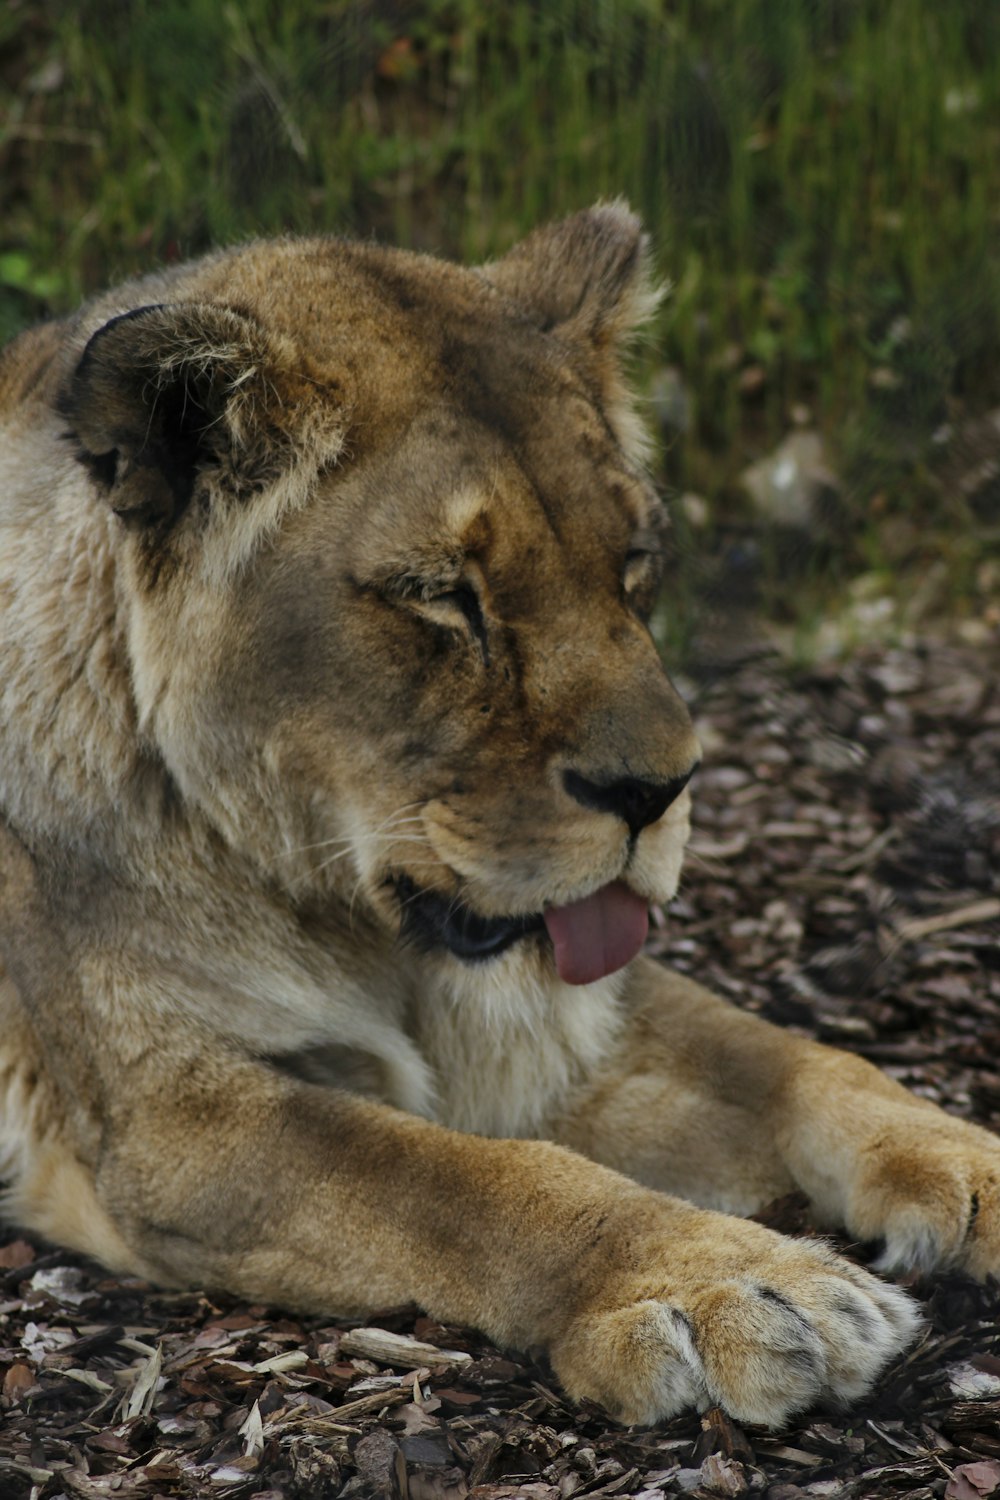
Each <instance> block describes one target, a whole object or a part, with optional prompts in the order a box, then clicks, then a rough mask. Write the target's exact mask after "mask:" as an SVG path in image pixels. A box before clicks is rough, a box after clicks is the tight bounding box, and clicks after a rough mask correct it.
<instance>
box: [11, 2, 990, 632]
mask: <svg viewBox="0 0 1000 1500" xmlns="http://www.w3.org/2000/svg"><path fill="white" fill-rule="evenodd" d="M0 120H2V125H0V334H2V336H3V337H4V338H6V337H9V336H11V335H13V334H14V333H16V332H17V331H18V329H19V328H21V327H23V326H25V325H26V324H27V323H29V322H31V321H34V320H35V319H37V318H39V317H41V316H45V315H50V314H59V313H61V312H64V311H66V310H68V309H69V308H71V307H72V306H73V305H74V304H75V303H76V302H77V301H78V300H79V299H80V298H81V297H82V296H84V295H86V294H87V293H89V292H91V291H93V290H95V289H97V288H99V287H101V286H103V285H106V284H108V283H110V282H112V281H114V280H117V279H119V278H121V277H122V276H125V275H128V274H130V273H133V272H136V271H140V270H143V269H147V268H151V267H153V266H155V265H157V264H160V263H163V262H171V261H174V260H177V259H181V258H185V257H187V256H189V255H193V254H197V253H198V252H199V251H201V250H204V249H206V248H207V247H209V246H210V245H213V244H218V243H221V242H227V241H233V240H238V239H240V238H242V237H245V236H248V235H253V234H261V233H273V232H277V231H284V230H295V231H306V230H331V231H335V232H338V233H348V234H352V235H360V236H369V235H371V236H376V237H378V238H380V239H385V240H389V241H393V242H396V243H399V244H402V245H408V246H413V247H416V248H419V249H422V250H431V251H434V252H439V253H442V254H446V255H450V256H456V257H460V258H463V259H472V260H475V259H479V258H485V257H489V256H492V255H496V254H498V253H500V252H502V251H503V250H504V249H506V248H507V247H508V246H509V245H510V244H511V243H513V241H514V240H515V239H517V238H518V236H519V235H521V234H523V233H524V232H525V231H526V230H527V229H529V228H530V227H531V226H532V225H534V224H536V223H537V222H539V221H540V220H543V219H547V218H551V217H554V216H558V215H560V214H564V213H566V212H569V211H572V210H574V209H576V208H579V207H581V206H583V205H585V204H588V203H591V202H593V201H594V200H595V199H598V198H600V197H607V196H617V195H619V194H624V195H625V196H626V197H627V198H628V199H629V200H630V201H631V202H632V204H633V205H634V206H635V207H636V208H638V209H639V210H640V211H641V213H642V215H643V216H644V219H645V221H646V223H647V225H648V226H649V230H650V232H651V234H652V237H653V242H654V247H655V252H656V258H657V263H658V265H659V267H660V270H661V273H662V275H663V276H664V278H665V279H667V280H668V281H669V282H670V284H671V287H672V291H671V295H670V296H669V297H668V298H667V300H666V301H665V302H664V304H663V308H662V311H661V313H660V315H659V318H658V321H657V324H656V326H655V328H654V330H653V333H652V337H651V338H650V339H649V340H648V341H647V343H646V345H645V346H644V348H643V349H641V350H640V352H639V354H638V356H637V376H638V378H639V380H640V381H641V384H642V387H643V389H644V390H645V392H646V393H647V396H648V400H649V412H650V417H651V420H652V423H653V425H654V427H655V429H656V432H657V435H658V439H659V459H658V465H659V470H660V472H659V476H658V477H659V479H660V480H661V482H662V484H663V486H664V489H665V492H666V494H667V495H668V498H669V500H670V503H671V507H672V511H673V516H674V529H675V536H676V549H675V566H674V569H673V576H672V577H671V580H670V584H669V588H668V592H667V596H666V604H665V607H664V609H663V611H662V612H661V619H660V629H661V633H662V636H663V639H664V644H665V645H666V646H667V647H668V648H669V649H670V650H671V651H672V652H677V653H679V654H681V655H683V654H685V653H688V652H692V651H693V652H695V653H696V654H699V653H700V655H701V656H702V657H704V658H706V659H711V658H713V657H718V658H721V657H724V656H725V653H726V651H727V650H732V649H734V643H735V646H736V648H737V649H740V650H745V649H747V645H748V641H756V640H757V636H758V634H759V633H760V632H765V634H766V638H767V640H768V641H769V642H774V641H777V642H778V643H779V644H780V645H781V647H782V648H783V650H786V651H788V652H790V653H791V654H792V656H793V657H795V658H798V659H802V660H805V661H808V660H816V659H817V658H824V657H830V656H836V654H837V653H839V652H844V651H849V650H851V649H853V648H854V647H855V646H856V645H859V644H865V643H868V642H872V643H878V642H883V641H884V642H886V643H891V642H892V641H893V640H894V639H896V638H898V637H901V636H904V637H905V635H906V634H907V632H909V633H911V634H912V633H913V632H914V631H917V632H921V631H924V630H926V629H928V628H932V629H935V630H938V629H946V630H947V631H948V632H950V633H952V634H955V633H957V634H958V635H959V637H961V638H963V639H964V640H965V641H966V642H967V643H968V644H970V645H976V644H981V643H987V642H989V641H995V640H996V639H998V638H1000V357H998V356H1000V4H997V3H996V0H948V3H947V4H942V3H941V0H544V3H542V0H536V3H526V0H494V3H473V0H412V3H389V0H280V3H278V0H240V3H239V4H236V3H230V4H227V3H220V0H78V3H76V4H73V5H66V4H57V3H44V0H0ZM734 614H735V615H736V616H737V617H738V618H737V622H736V623H737V624H738V625H739V629H738V630H735V631H734V629H733V624H734V619H733V617H734Z"/></svg>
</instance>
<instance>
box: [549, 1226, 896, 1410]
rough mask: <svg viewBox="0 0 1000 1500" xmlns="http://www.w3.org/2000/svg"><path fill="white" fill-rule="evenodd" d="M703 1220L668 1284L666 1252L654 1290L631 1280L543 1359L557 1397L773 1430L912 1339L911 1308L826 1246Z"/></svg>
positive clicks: (856, 1381)
mask: <svg viewBox="0 0 1000 1500" xmlns="http://www.w3.org/2000/svg"><path fill="white" fill-rule="evenodd" d="M704 1217H705V1220H706V1221H708V1220H711V1221H714V1226H713V1225H710V1226H708V1227H709V1232H710V1233H712V1232H713V1230H714V1235H718V1236H719V1237H720V1239H719V1248H717V1249H715V1250H714V1253H713V1247H711V1246H705V1245H703V1246H702V1247H700V1248H696V1247H694V1246H685V1247H684V1252H685V1253H684V1256H683V1262H684V1265H683V1270H682V1271H680V1272H679V1271H678V1268H677V1266H676V1264H674V1265H673V1266H671V1259H672V1257H671V1255H670V1249H669V1246H665V1247H664V1250H663V1251H662V1252H661V1259H662V1262H663V1266H664V1274H663V1275H662V1277H659V1278H658V1277H657V1276H656V1275H655V1273H653V1274H649V1273H647V1274H641V1275H639V1276H636V1275H635V1274H634V1273H633V1274H631V1275H630V1276H629V1277H628V1278H626V1286H625V1287H622V1289H621V1292H620V1293H618V1294H617V1295H616V1294H615V1292H614V1290H613V1289H609V1291H610V1293H611V1294H610V1295H609V1296H608V1297H607V1298H606V1299H603V1300H602V1301H601V1302H600V1303H599V1304H598V1305H597V1306H594V1307H591V1308H589V1309H588V1310H587V1311H586V1312H584V1313H582V1314H581V1315H580V1316H578V1317H577V1318H576V1319H575V1320H574V1322H573V1323H572V1324H571V1326H570V1328H569V1329H568V1331H567V1333H566V1335H565V1336H564V1337H563V1338H562V1339H561V1340H559V1341H558V1343H557V1344H556V1345H555V1346H554V1347H553V1350H552V1358H553V1364H554V1365H555V1368H556V1371H557V1373H558V1375H559V1377H560V1379H561V1381H562V1383H563V1385H564V1386H565V1388H566V1389H567V1391H568V1392H569V1393H570V1395H572V1396H575V1397H576V1398H578V1399H579V1398H580V1397H585V1396H586V1397H590V1398H591V1399H594V1400H597V1401H600V1402H601V1403H602V1405H604V1406H605V1407H606V1408H607V1409H608V1410H609V1411H610V1412H611V1413H612V1414H613V1415H614V1416H615V1417H617V1419H618V1420H619V1421H621V1422H626V1423H640V1424H642V1425H648V1424H650V1423H652V1422H656V1421H660V1420H662V1419H664V1418H666V1417H670V1416H672V1415H674V1414H675V1413H676V1412H678V1411H681V1410H683V1409H684V1408H685V1407H690V1406H694V1407H697V1408H699V1409H704V1408H705V1407H707V1406H711V1405H718V1406H722V1407H724V1408H725V1409H726V1410H727V1411H728V1412H730V1413H731V1414H732V1416H734V1417H735V1418H737V1419H738V1420H740V1421H744V1422H753V1423H760V1424H762V1425H764V1426H768V1427H779V1426H781V1425H782V1424H783V1423H784V1422H785V1421H786V1419H787V1418H788V1417H789V1415H790V1414H791V1413H792V1412H796V1411H801V1410H803V1409H804V1408H806V1407H809V1406H812V1405H813V1404H814V1403H815V1402H817V1401H821V1400H825V1401H831V1402H834V1403H836V1404H838V1405H839V1404H843V1403H846V1402H850V1401H854V1400H856V1399H857V1398H858V1397H860V1396H862V1395H863V1394H864V1393H865V1391H867V1390H868V1389H869V1388H870V1387H871V1385H872V1383H873V1382H874V1380H875V1379H876V1377H877V1376H878V1373H879V1371H880V1370H881V1369H883V1368H884V1366H885V1365H886V1364H887V1363H888V1362H889V1361H890V1360H891V1359H892V1358H893V1357H894V1356H895V1355H897V1354H898V1353H900V1351H901V1350H903V1349H904V1348H905V1347H906V1346H907V1344H908V1343H910V1342H911V1340H912V1339H913V1337H914V1336H915V1334H916V1332H917V1329H918V1327H919V1322H920V1320H919V1315H918V1313H917V1310H916V1308H915V1307H914V1304H913V1303H912V1302H911V1301H910V1299H909V1298H908V1297H907V1296H906V1295H905V1294H904V1293H903V1292H901V1291H899V1290H898V1289H897V1288H896V1287H893V1286H887V1285H886V1284H884V1283H883V1282H880V1281H878V1280H877V1279H876V1278H875V1277H874V1276H870V1275H869V1274H868V1273H867V1272H866V1271H862V1270H860V1269H858V1268H857V1267H855V1266H853V1265H851V1264H850V1263H849V1262H848V1261H845V1260H843V1259H841V1258H840V1257H839V1256H837V1255H835V1254H834V1253H833V1252H832V1251H831V1250H829V1249H828V1248H827V1247H826V1246H825V1245H823V1244H820V1243H817V1242H815V1241H791V1240H785V1239H782V1238H781V1237H780V1236H777V1235H773V1234H771V1233H770V1231H768V1230H762V1229H760V1228H759V1227H758V1226H756V1225H750V1224H744V1223H742V1222H741V1221H738V1220H730V1219H727V1218H724V1217H723V1216H720V1215H714V1214H713V1215H705V1216H704ZM692 1250H694V1253H693V1254H692V1253H691V1251H692ZM734 1252H735V1253H734ZM626 1288H627V1289H626Z"/></svg>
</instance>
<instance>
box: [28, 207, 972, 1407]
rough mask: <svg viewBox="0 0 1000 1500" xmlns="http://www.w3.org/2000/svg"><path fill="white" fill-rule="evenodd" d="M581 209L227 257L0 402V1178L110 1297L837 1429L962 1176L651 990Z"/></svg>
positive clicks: (925, 1142) (599, 366)
mask: <svg viewBox="0 0 1000 1500" xmlns="http://www.w3.org/2000/svg"><path fill="white" fill-rule="evenodd" d="M645 259H646V257H645V249H644V242H643V237H642V234H641V230H640V226H639V224H638V222H637V221H636V219H635V218H634V217H633V216H632V215H631V214H630V213H629V212H628V211H627V210H626V209H625V208H624V207H623V206H622V205H620V204H614V205H603V206H598V207H596V208H594V209H592V210H590V211H589V212H585V213H580V214H577V215H576V216H574V217H572V218H570V219H567V220H566V221H565V222H563V223H561V224H556V225H555V226H552V227H549V228H545V229H541V230H539V231H538V232H536V233H535V234H533V235H531V236H530V238H528V239H527V240H525V241H524V242H523V243H521V244H519V245H518V246H516V247H515V248H514V249H513V250H512V251H511V252H510V254H508V255H507V256H505V257H504V258H503V259H502V260H500V261H498V262H496V263H494V264H490V265H486V266H482V267H479V268H475V269H462V268H459V267H456V266H453V265H449V264H445V263H443V262H441V261H439V260H436V259H431V258H426V257H422V256H417V255H413V254H407V253H404V252H401V251H396V250H387V249H378V248H376V247H375V246H373V245H369V244H352V243H345V242H343V241H341V240H335V239H287V240H278V241H270V242H268V241H265V242H260V243H255V244H248V245H245V246H243V247H241V248H239V249H236V250H232V251H229V252H225V253H222V254H217V255H212V256H209V257H208V258H207V259H205V260H201V261H198V262H196V263H194V264H192V265H186V266H182V267H180V268H178V269H176V270H172V271H170V272H168V273H165V274H163V275H156V276H151V277H148V278H145V279H143V280H141V281H136V282H133V283H131V284H129V285H127V286H124V287H122V288H120V289H118V290H117V291H114V292H111V293H109V294H108V295H106V296H103V297H100V298H98V299H97V300H96V301H94V302H92V303H90V304H89V305H88V306H86V307H85V308H84V309H83V310H82V312H80V313H78V314H77V315H76V316H75V317H73V318H70V319H68V320H66V321H65V322H59V323H51V324H49V325H47V326H44V327H41V328H39V329H37V330H36V331H34V332H30V333H27V334H25V335H24V336H23V337H21V338H20V339H18V340H17V341H16V342H15V343H14V344H13V345H12V346H11V347H10V348H9V349H8V350H7V352H6V354H5V355H4V356H3V359H2V361H0V420H2V426H3V438H2V448H0V476H2V478H0V518H2V519H0V525H2V533H0V535H2V544H0V607H2V611H3V625H2V638H0V693H2V695H3V728H2V736H3V739H2V746H3V748H2V770H0V775H2V797H3V802H2V811H3V823H2V825H0V827H2V835H0V840H2V857H0V874H2V879H0V919H2V944H3V951H4V953H5V958H6V965H7V975H8V977H7V978H6V979H5V980H4V982H3V987H2V989H0V1170H2V1172H3V1175H4V1177H5V1179H6V1180H7V1181H8V1183H9V1184H10V1190H9V1197H8V1206H9V1210H10V1212H11V1214H12V1215H14V1216H16V1217H17V1219H19V1220H20V1221H21V1222H22V1223H24V1224H26V1225H29V1226H31V1227H33V1228H35V1229H37V1230H39V1231H41V1232H42V1233H43V1234H46V1235H49V1236H52V1237H53V1238H54V1239H56V1240H59V1241H62V1242H63V1243H65V1244H67V1245H71V1246H74V1247H76V1248H77V1249H81V1250H84V1251H87V1252H89V1253H91V1254H93V1255H95V1256H97V1257H99V1258H100V1259H101V1260H103V1261H104V1262H106V1263H107V1264H108V1265H109V1266H112V1267H116V1268H118V1269H128V1270H130V1271H133V1272H137V1273H140V1274H142V1275H145V1276H148V1277H151V1278H154V1279H155V1280H157V1281H160V1282H165V1283H175V1284H177V1283H191V1282H199V1283H203V1284H209V1285H211V1286H214V1287H219V1288H228V1289H230V1290H231V1291H233V1292H236V1293H239V1294H241V1295H243V1296H246V1297H252V1298H254V1299H257V1300H264V1301H267V1302H272V1303H284V1304H286V1305H289V1306H294V1307H296V1308H299V1309H303V1310H315V1311H322V1312H323V1313H339V1314H345V1315H352V1316H356V1315H361V1314H364V1313H365V1312H366V1311H370V1310H371V1309H372V1308H374V1307H378V1306H385V1305H388V1304H398V1303H402V1302H408V1301H415V1302H418V1303H420V1304H421V1305H422V1306H423V1307H424V1308H426V1309H427V1310H428V1311H429V1312H430V1313H431V1314H432V1315H434V1316H436V1317H438V1318H442V1319H445V1320H448V1321H459V1322H465V1323H471V1324H476V1325H478V1326H479V1327H480V1328H481V1329H483V1330H485V1332H486V1333H487V1334H488V1335H489V1336H491V1337H492V1338H493V1339H495V1340H498V1341H499V1342H501V1343H504V1344H510V1345H521V1346H525V1345H538V1344H541V1345H544V1346H545V1347H546V1348H547V1349H548V1351H549V1354H550V1356H551V1359H552V1362H553V1365H554V1367H555V1370H556V1372H557V1374H558V1376H559V1378H560V1379H561V1381H562V1382H563V1384H564V1386H565V1388H566V1390H567V1391H568V1392H570V1393H571V1394H572V1395H573V1396H577V1397H581V1396H589V1397H592V1398H595V1399H597V1400H599V1401H601V1402H603V1403H604V1405H605V1406H606V1407H607V1408H608V1410H609V1411H610V1412H612V1413H613V1414H614V1415H615V1416H616V1417H618V1418H619V1419H620V1420H621V1421H623V1422H642V1423H649V1422H654V1421H656V1420H657V1419H659V1418H663V1417H666V1416H668V1415H670V1414H671V1413H673V1412H676V1411H677V1410H678V1409H679V1408H681V1407H683V1406H685V1405H687V1404H689V1403H693V1404H696V1405H702V1406H703V1405H705V1404H707V1403H709V1402H718V1403H721V1404H722V1405H723V1406H725V1407H726V1408H728V1410H729V1411H730V1412H732V1413H733V1414H734V1415H735V1416H736V1417H738V1418H742V1419H744V1420H747V1421H751V1422H761V1423H768V1424H780V1423H781V1422H782V1421H783V1420H784V1419H785V1418H786V1417H787V1416H788V1414H789V1413H790V1412H792V1411H795V1410H797V1409H799V1408H802V1407H805V1406H807V1405H808V1404H809V1403H811V1402H813V1401H815V1400H817V1398H820V1397H827V1398H833V1399H837V1400H849V1399H851V1398H854V1397H857V1396H859V1395H860V1394H861V1393H862V1392H863V1391H865V1390H866V1389H867V1388H868V1387H869V1386H870V1385H871V1383H872V1381H873V1380H874V1379H875V1377H876V1375H877V1374H878V1372H879V1371H880V1370H881V1369H882V1367H883V1366H884V1365H885V1363H886V1361H887V1360H889V1359H891V1358H892V1356H893V1355H894V1354H895V1353H896V1352H897V1351H898V1350H900V1349H901V1348H903V1347H904V1346H905V1344H906V1343H907V1341H908V1340H909V1339H910V1338H911V1337H912V1335H913V1334H914V1331H915V1329H916V1326H917V1317H916V1314H915V1312H914V1310H913V1305H912V1303H911V1302H910V1301H909V1299H908V1298H907V1296H906V1295H905V1294H904V1293H903V1292H902V1291H900V1290H898V1289H897V1288H896V1287H894V1286H892V1285H889V1284H887V1283H885V1282H883V1281H880V1280H879V1279H877V1278H876V1277H875V1276H873V1275H869V1274H868V1273H866V1272H865V1271H862V1270H860V1269H858V1268H856V1267H855V1266H853V1265H851V1264H849V1263H848V1262H847V1261H845V1260H843V1259H840V1258H839V1257H838V1256H836V1255H835V1254H833V1253H832V1252H831V1251H830V1250H829V1249H827V1248H826V1247H825V1246H823V1245H822V1244H820V1243H814V1242H794V1241H791V1240H788V1239H784V1238H782V1237H781V1236H779V1235H777V1234H774V1233H772V1232H770V1231H769V1230H767V1229H764V1228H762V1227H760V1226H759V1225H757V1224H753V1223H747V1222H745V1221H744V1220H742V1219H741V1218H738V1217H735V1216H736V1215H742V1214H747V1213H749V1212H751V1211H753V1210H755V1209H757V1208H758V1207H760V1206H761V1205H762V1204H764V1203H766V1202H767V1201H768V1200H770V1199H771V1198H773V1197H774V1196H775V1195H777V1194H781V1193H784V1192H786V1191H787V1190H790V1189H792V1188H799V1189H802V1190H804V1191H805V1192H806V1193H807V1194H808V1195H809V1197H810V1199H811V1200H812V1203H813V1204H814V1206H815V1211H816V1215H817V1217H818V1219H819V1220H821V1221H822V1222H825V1223H828V1224H836V1225H846V1226H847V1228H848V1230H849V1231H850V1232H851V1233H852V1234H854V1235H857V1236H861V1237H863V1238H865V1239H881V1240H883V1241H884V1243H885V1251H884V1255H883V1258H882V1263H881V1264H882V1266H883V1267H884V1268H890V1269H891V1268H894V1267H903V1266H918V1267H921V1268H924V1269H927V1268H931V1267H935V1266H961V1267H965V1268H966V1269H967V1270H969V1271H971V1272H972V1273H973V1274H974V1275H977V1276H984V1275H985V1274H986V1273H988V1272H991V1271H998V1270H1000V1143H998V1142H997V1141H996V1140H995V1139H993V1137H992V1136H990V1135H989V1134H987V1133H986V1132H984V1131H983V1130H979V1129H976V1128H974V1127H972V1126H970V1125H967V1124H963V1123H960V1122H958V1121H955V1120H952V1119H949V1118H948V1117H946V1116H945V1115H944V1114H942V1113H940V1112H939V1111H938V1110H937V1109H935V1108H933V1107H932V1106H930V1105H928V1104H926V1103H924V1102H921V1101H920V1100H918V1099H915V1098H911V1097H910V1096H909V1095H908V1094H907V1093H905V1092H904V1091H903V1089H901V1088H900V1087H898V1086H897V1085H896V1084H895V1083H892V1082H890V1081H889V1080H887V1079H886V1078H884V1077H882V1076H881V1075H880V1074H879V1073H878V1072H876V1071H875V1070H874V1069H873V1068H871V1067H870V1066H868V1065H867V1064H866V1063H864V1062H862V1061H859V1060H858V1059H856V1058H853V1057H850V1056H847V1055H845V1054H843V1053H839V1052H834V1051H830V1050H827V1049H825V1048H823V1047H820V1046H817V1045H814V1044H812V1043H810V1042H807V1041H804V1040H801V1039H799V1038H796V1037H792V1036H788V1035H785V1034H783V1033H782V1032H780V1031H778V1030H775V1029H773V1028H772V1027H770V1026H768V1025H766V1024H764V1023H762V1022H761V1021H759V1020H757V1019H755V1018H753V1017H751V1016H750V1015H746V1014H742V1013H741V1012H740V1011H738V1010H735V1009H733V1008H732V1007H731V1006H729V1005H727V1004H724V1003H723V1002H721V1001H720V1000H718V999H715V998H714V997H713V996H712V995H710V994H708V993H706V992H705V991H703V990H701V989H700V988H699V987H698V986H697V985H695V984H693V983H691V982H690V981H689V980H687V979H683V978H680V977H678V976H676V975H673V974H670V973H669V972H667V971H666V970H665V969H663V968H662V967H660V966H659V965H657V964H655V963H653V962H651V961H649V960H647V959H645V958H642V957H640V956H638V955H639V950H640V948H641V946H642V942H643V938H644V935H645V932H646V922H647V916H646V913H647V907H648V904H649V903H650V902H651V901H667V900H669V899H670V897H671V896H672V894H673V892H674V889H675V886H676V884H677V879H678V872H679V869H680V864H681V854H682V849H683V846H684V841H685V836H686V833H687V828H688V801H689V791H688V780H689V777H690V776H691V774H692V772H693V770H694V768H695V766H696V764H697V761H698V754H699V751H698V746H697V743H696V741H695V737H694V734H693V732H692V728H691V724H690V721H689V718H688V715H687V713H686V711H685V708H684V705H683V704H682V702H681V701H680V699H679V698H678V696H677V694H676V693H675V691H674V690H673V688H672V687H671V685H670V683H669V681H668V680H667V678H666V676H665V675H664V673H663V671H662V669H661V666H660V662H659V660H658V658H657V653H656V650H655V648H654V645H653V642H652V640H651V639H650V635H649V632H648V629H647V620H648V617H649V612H650V608H651V606H652V602H653V597H654V593H655V590H656V584H657V577H658V573H659V568H660V554H661V546H662V541H661V538H662V525H661V509H660V505H659V502H658V500H657V497H656V495H655V494H654V492H653V490H652V488H651V486H650V483H649V480H648V479H647V477H646V475H645V473H644V470H643V463H642V460H643V442H642V434H641V427H640V424H639V422H638V420H637V417H636V411H635V404H634V401H633V397H632V395H631V393H630V391H629V389H628V387H627V384H626V382H625V379H624V376H623V371H622V365H621V356H622V346H623V343H624V341H625V340H626V339H627V338H628V336H629V335H630V333H631V332H632V330H633V329H634V328H635V326H636V325H637V323H638V322H639V321H640V320H641V319H642V317H643V315H644V313H646V312H647V311H648V310H649V307H650V305H651V300H652V298H651V291H650V283H649V279H648V274H647V271H646V269H645Z"/></svg>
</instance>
